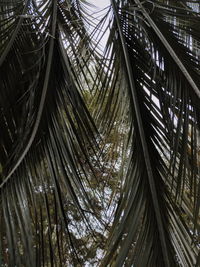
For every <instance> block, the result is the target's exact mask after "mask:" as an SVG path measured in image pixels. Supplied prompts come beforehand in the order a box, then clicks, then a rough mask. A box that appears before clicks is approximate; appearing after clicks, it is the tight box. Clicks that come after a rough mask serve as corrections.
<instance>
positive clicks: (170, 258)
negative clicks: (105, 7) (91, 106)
mask: <svg viewBox="0 0 200 267" xmlns="http://www.w3.org/2000/svg"><path fill="white" fill-rule="evenodd" d="M111 3H112V8H113V18H114V22H113V26H112V28H111V36H112V40H111V41H110V42H108V48H107V49H108V50H109V48H110V49H111V50H112V52H110V54H112V55H113V61H114V63H113V67H112V70H111V71H110V73H114V72H115V71H116V69H117V71H118V75H119V79H118V81H117V82H116V81H115V79H114V78H113V77H111V76H110V80H111V81H112V83H113V84H115V86H116V90H124V88H126V90H127V91H128V94H129V102H128V101H127V99H126V100H125V102H126V104H127V105H129V111H128V114H129V116H130V122H131V128H130V139H129V140H130V144H129V146H128V148H129V149H130V150H131V154H130V161H129V162H128V166H127V174H126V178H125V181H124V186H123V188H122V194H121V198H120V201H119V205H118V209H117V211H116V214H115V220H114V224H113V227H112V230H111V233H110V241H109V243H108V247H107V253H106V257H105V259H104V261H103V263H102V266H108V265H110V264H111V265H112V264H113V266H122V265H123V264H124V263H125V265H126V266H132V265H133V266H176V265H177V266H178V265H181V266H198V264H199V263H198V261H199V259H198V257H199V256H198V253H199V244H198V241H197V240H198V231H199V230H198V229H199V200H198V199H199V193H198V191H199V186H200V185H199V158H198V154H199V93H200V91H199V84H200V83H199V38H200V35H199V33H198V26H197V25H198V22H199V4H197V3H196V4H195V3H193V2H190V1H137V0H135V1H117V2H116V1H111ZM119 62H120V63H119ZM119 65H120V66H119ZM122 73H123V74H122ZM116 76H117V75H116ZM117 88H120V89H117ZM120 101H123V99H120ZM128 114H127V116H128Z"/></svg>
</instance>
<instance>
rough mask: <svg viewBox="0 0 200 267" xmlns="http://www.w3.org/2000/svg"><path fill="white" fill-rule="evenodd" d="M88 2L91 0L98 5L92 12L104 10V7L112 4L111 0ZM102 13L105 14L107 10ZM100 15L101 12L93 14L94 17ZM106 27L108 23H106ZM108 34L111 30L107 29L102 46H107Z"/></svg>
mask: <svg viewBox="0 0 200 267" xmlns="http://www.w3.org/2000/svg"><path fill="white" fill-rule="evenodd" d="M88 2H90V3H91V4H93V5H95V6H96V7H97V8H96V9H94V10H92V13H93V12H97V11H100V10H103V9H104V8H106V7H108V6H110V0H88ZM106 10H107V9H106ZM101 14H105V12H102V13H101ZM99 15H100V13H97V14H93V16H94V17H95V16H99ZM107 23H108V21H107ZM105 27H106V25H105ZM105 27H104V28H105ZM108 35H109V32H108V31H107V32H106V34H105V36H104V37H103V38H102V40H101V42H100V44H101V46H103V47H104V46H105V43H106V41H107V38H108ZM103 47H102V48H103Z"/></svg>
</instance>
